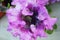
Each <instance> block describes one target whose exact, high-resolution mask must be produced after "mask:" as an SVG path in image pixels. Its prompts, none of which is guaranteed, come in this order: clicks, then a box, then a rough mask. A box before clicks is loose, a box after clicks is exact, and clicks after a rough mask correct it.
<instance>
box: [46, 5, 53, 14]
mask: <svg viewBox="0 0 60 40" xmlns="http://www.w3.org/2000/svg"><path fill="white" fill-rule="evenodd" d="M46 8H47V10H48V13H49V14H51V12H52V9H51V6H50V5H46Z"/></svg>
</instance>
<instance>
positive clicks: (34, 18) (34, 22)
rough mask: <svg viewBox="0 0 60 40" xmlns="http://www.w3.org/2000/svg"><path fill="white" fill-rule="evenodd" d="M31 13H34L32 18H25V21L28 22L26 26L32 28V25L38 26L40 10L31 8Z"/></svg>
mask: <svg viewBox="0 0 60 40" xmlns="http://www.w3.org/2000/svg"><path fill="white" fill-rule="evenodd" d="M28 9H29V10H30V11H31V12H33V15H32V16H25V17H24V21H25V22H26V25H28V26H30V25H31V24H34V25H36V24H37V21H38V19H37V16H38V9H37V7H30V8H28Z"/></svg>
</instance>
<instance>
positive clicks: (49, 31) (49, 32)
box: [45, 30, 53, 34]
mask: <svg viewBox="0 0 60 40" xmlns="http://www.w3.org/2000/svg"><path fill="white" fill-rule="evenodd" d="M45 32H46V33H48V34H52V33H53V30H46V31H45Z"/></svg>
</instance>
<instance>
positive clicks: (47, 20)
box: [6, 0, 57, 40]
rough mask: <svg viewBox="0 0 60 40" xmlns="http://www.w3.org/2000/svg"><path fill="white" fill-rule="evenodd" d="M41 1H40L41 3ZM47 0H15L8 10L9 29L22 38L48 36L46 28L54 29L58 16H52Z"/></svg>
mask: <svg viewBox="0 0 60 40" xmlns="http://www.w3.org/2000/svg"><path fill="white" fill-rule="evenodd" d="M39 2H40V3H39ZM47 2H48V1H46V0H13V2H12V5H16V6H15V7H10V8H9V9H8V10H7V11H6V12H7V18H8V21H9V27H8V31H9V32H11V34H13V36H19V38H20V40H36V39H37V37H38V36H39V37H46V36H47V34H46V32H45V29H47V30H53V25H54V24H55V23H56V21H57V19H56V18H51V17H50V16H49V14H48V11H47V9H46V7H45V6H44V5H45V3H47Z"/></svg>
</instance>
